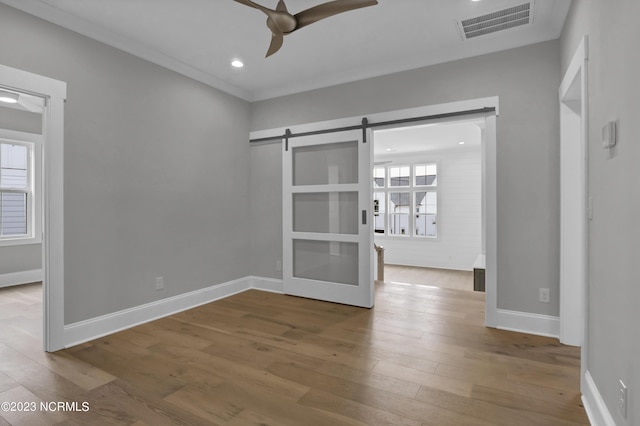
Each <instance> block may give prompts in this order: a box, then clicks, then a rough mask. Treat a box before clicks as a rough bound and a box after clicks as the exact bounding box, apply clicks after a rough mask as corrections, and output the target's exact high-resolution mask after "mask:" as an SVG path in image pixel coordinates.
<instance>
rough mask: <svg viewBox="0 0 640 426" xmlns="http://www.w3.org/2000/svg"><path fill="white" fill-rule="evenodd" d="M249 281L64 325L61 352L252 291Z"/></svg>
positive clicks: (240, 281) (246, 278) (228, 283)
mask: <svg viewBox="0 0 640 426" xmlns="http://www.w3.org/2000/svg"><path fill="white" fill-rule="evenodd" d="M252 281H253V279H252V277H245V278H240V279H238V280H234V281H229V282H226V283H223V284H217V285H212V286H210V287H206V288H203V289H200V290H195V291H191V292H189V293H185V294H180V295H177V296H173V297H168V298H166V299H162V300H158V301H155V302H151V303H146V304H144V305H140V306H136V307H133V308H129V309H124V310H122V311H118V312H114V313H111V314H107V315H102V316H99V317H96V318H91V319H88V320H85V321H79V322H76V323H73V324H69V325H65V326H64V342H65V348H68V347H71V346H75V345H78V344H80V343H84V342H88V341H90V340H94V339H97V338H99V337H103V336H106V335H108V334H112V333H115V332H118V331H121V330H125V329H127V328H131V327H134V326H136V325H140V324H144V323H146V322H149V321H153V320H156V319H159V318H162V317H166V316H168V315H172V314H175V313H177V312H182V311H186V310H188V309H191V308H195V307H196V306H200V305H204V304H207V303H211V302H214V301H216V300H220V299H223V298H225V297H229V296H232V295H234V294H237V293H241V292H243V291H246V290H249V289H250V288H252Z"/></svg>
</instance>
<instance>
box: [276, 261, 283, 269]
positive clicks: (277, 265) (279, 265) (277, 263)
mask: <svg viewBox="0 0 640 426" xmlns="http://www.w3.org/2000/svg"><path fill="white" fill-rule="evenodd" d="M276 271H282V261H281V260H276Z"/></svg>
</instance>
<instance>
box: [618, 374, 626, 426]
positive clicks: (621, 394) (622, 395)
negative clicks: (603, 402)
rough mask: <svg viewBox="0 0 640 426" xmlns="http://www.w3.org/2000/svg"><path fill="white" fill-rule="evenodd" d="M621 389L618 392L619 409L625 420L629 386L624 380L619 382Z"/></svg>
mask: <svg viewBox="0 0 640 426" xmlns="http://www.w3.org/2000/svg"><path fill="white" fill-rule="evenodd" d="M619 385H620V389H619V390H618V408H619V409H620V414H622V417H623V418H625V419H626V418H627V386H626V385H625V384H624V382H623V381H622V380H620V381H619Z"/></svg>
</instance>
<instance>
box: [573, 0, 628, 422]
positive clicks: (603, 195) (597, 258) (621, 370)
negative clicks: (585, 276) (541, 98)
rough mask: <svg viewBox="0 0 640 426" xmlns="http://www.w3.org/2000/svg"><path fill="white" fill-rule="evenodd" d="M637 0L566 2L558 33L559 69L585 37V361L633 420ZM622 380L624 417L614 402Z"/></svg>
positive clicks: (614, 410)
mask: <svg viewBox="0 0 640 426" xmlns="http://www.w3.org/2000/svg"><path fill="white" fill-rule="evenodd" d="M638 18H640V2H638V1H637V0H612V1H607V2H603V1H596V0H580V1H573V2H572V7H571V11H570V14H569V19H568V21H567V24H566V26H565V30H564V33H563V35H562V38H561V46H562V64H563V66H562V70H563V74H564V70H566V68H567V65H568V64H569V63H570V61H571V58H572V57H573V54H574V52H575V50H576V48H577V46H578V43H579V41H580V39H581V38H582V36H583V35H588V36H589V45H590V48H589V65H588V68H589V108H590V110H589V124H590V126H589V173H588V174H589V185H590V191H589V192H590V196H591V197H593V205H594V214H593V220H592V221H590V222H589V252H590V253H589V288H588V303H589V312H588V335H587V340H588V345H587V363H588V364H587V368H588V370H589V372H590V373H591V375H592V377H593V379H594V382H595V384H596V386H597V387H598V391H599V392H600V394H601V395H602V397H603V399H604V401H605V403H606V404H607V407H608V409H609V411H610V413H611V414H612V415H613V417H614V420H615V422H616V424H617V425H638V424H640V364H639V360H640V339H639V338H638V330H637V328H638V324H640V310H638V302H639V301H640V285H639V279H638V259H639V256H640V226H639V225H638V218H640V190H638V183H640V167H639V166H638V159H640V141H639V140H638V135H640V121H639V120H638V113H639V111H640V104H639V101H638V100H639V99H640V85H639V84H638V77H639V76H640V56H639V55H638V54H637V52H638V40H640V26H638V24H637V22H638ZM610 120H617V122H618V144H617V146H616V148H614V149H613V150H612V151H611V153H609V152H608V151H606V150H603V149H602V148H600V139H601V132H602V130H601V129H602V127H603V126H604V125H605V124H606V123H607V122H608V121H610ZM619 379H622V380H623V381H625V383H626V384H627V386H628V387H629V394H628V400H629V401H628V402H629V406H628V416H627V419H626V420H625V419H623V418H622V416H621V415H620V413H619V411H618V407H617V396H618V380H619Z"/></svg>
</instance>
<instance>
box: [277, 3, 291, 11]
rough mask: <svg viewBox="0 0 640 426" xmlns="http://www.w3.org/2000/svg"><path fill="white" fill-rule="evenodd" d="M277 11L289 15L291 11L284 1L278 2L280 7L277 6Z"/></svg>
mask: <svg viewBox="0 0 640 426" xmlns="http://www.w3.org/2000/svg"><path fill="white" fill-rule="evenodd" d="M276 10H277V11H278V12H287V13H288V12H289V11H288V10H287V5H286V4H284V0H280V1H279V2H278V5H277V6H276Z"/></svg>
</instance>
